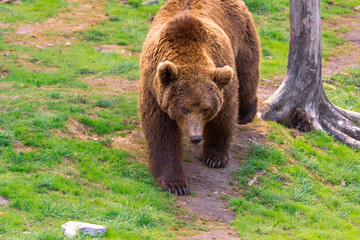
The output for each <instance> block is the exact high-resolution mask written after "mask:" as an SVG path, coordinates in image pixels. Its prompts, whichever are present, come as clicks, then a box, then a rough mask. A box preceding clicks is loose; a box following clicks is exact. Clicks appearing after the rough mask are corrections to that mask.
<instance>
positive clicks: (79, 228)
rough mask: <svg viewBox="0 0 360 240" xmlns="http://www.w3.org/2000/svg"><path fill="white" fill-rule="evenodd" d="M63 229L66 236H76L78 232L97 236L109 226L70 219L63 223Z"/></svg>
mask: <svg viewBox="0 0 360 240" xmlns="http://www.w3.org/2000/svg"><path fill="white" fill-rule="evenodd" d="M61 229H63V230H64V231H65V232H64V235H65V236H66V237H75V236H76V235H77V234H78V232H82V233H84V234H87V235H91V236H94V237H97V236H100V235H103V234H104V233H105V232H106V231H107V227H105V226H101V225H96V224H90V223H84V222H74V221H69V222H67V223H65V224H63V225H61Z"/></svg>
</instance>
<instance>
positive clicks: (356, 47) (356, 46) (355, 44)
mask: <svg viewBox="0 0 360 240" xmlns="http://www.w3.org/2000/svg"><path fill="white" fill-rule="evenodd" d="M338 21H339V24H328V25H329V26H330V27H332V28H335V29H336V28H339V26H340V25H344V26H346V27H348V28H349V29H350V31H349V32H347V33H339V35H340V36H341V37H343V38H345V39H346V40H347V42H348V43H349V44H350V47H349V48H347V49H344V48H343V47H342V46H340V47H337V48H336V55H335V56H333V57H332V58H331V59H330V60H329V61H328V62H327V63H325V64H324V65H323V75H324V76H327V75H333V74H336V73H338V72H343V71H346V70H347V69H349V68H351V67H359V66H360V13H358V14H356V15H352V16H346V17H341V18H339V20H338Z"/></svg>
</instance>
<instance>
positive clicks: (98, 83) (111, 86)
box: [83, 77, 139, 93]
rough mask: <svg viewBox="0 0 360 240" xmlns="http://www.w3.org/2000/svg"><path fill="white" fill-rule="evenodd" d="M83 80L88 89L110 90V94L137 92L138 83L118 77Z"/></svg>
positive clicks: (87, 78)
mask: <svg viewBox="0 0 360 240" xmlns="http://www.w3.org/2000/svg"><path fill="white" fill-rule="evenodd" d="M83 80H84V81H85V82H86V83H87V84H88V86H89V87H90V88H95V89H101V90H102V91H103V90H111V91H112V92H127V93H135V92H138V91H139V81H136V80H128V79H124V78H118V77H101V78H97V77H85V78H83Z"/></svg>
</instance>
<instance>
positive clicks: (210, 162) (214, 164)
mask: <svg viewBox="0 0 360 240" xmlns="http://www.w3.org/2000/svg"><path fill="white" fill-rule="evenodd" d="M201 162H202V163H204V164H206V165H208V166H209V167H212V168H221V167H225V166H224V165H225V164H224V163H223V160H212V159H211V158H209V157H204V158H203V159H202V160H201Z"/></svg>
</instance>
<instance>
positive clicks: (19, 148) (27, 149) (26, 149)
mask: <svg viewBox="0 0 360 240" xmlns="http://www.w3.org/2000/svg"><path fill="white" fill-rule="evenodd" d="M13 149H14V150H15V151H16V152H18V153H19V152H25V153H27V152H31V151H32V150H33V149H32V148H31V147H29V146H24V145H23V144H22V143H19V142H15V143H14V146H13Z"/></svg>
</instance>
